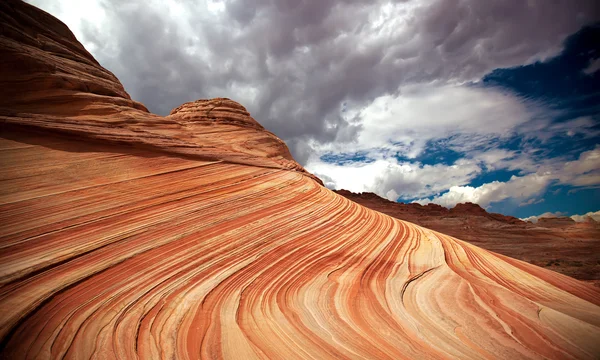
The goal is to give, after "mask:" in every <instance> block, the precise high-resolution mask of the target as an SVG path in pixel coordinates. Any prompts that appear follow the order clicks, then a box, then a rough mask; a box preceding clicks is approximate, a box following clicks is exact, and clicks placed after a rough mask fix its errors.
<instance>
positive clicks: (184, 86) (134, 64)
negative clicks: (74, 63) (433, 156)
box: [28, 0, 600, 206]
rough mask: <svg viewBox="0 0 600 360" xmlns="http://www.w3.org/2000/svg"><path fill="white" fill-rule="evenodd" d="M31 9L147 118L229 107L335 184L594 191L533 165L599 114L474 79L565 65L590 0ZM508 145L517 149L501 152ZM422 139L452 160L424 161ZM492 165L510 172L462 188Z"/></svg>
mask: <svg viewBox="0 0 600 360" xmlns="http://www.w3.org/2000/svg"><path fill="white" fill-rule="evenodd" d="M28 2H30V3H32V4H34V5H37V6H39V7H41V8H42V9H45V10H47V11H49V12H50V13H52V14H53V15H55V16H57V17H58V18H60V19H62V20H63V21H65V22H66V23H67V25H68V26H69V27H70V28H71V29H72V30H73V31H74V33H75V35H76V36H77V37H78V39H80V41H81V42H82V43H83V44H84V46H86V48H88V50H90V52H91V53H92V54H93V55H94V56H95V57H96V59H98V61H99V62H100V63H101V64H102V65H103V66H105V67H106V68H108V69H109V70H111V71H113V72H114V73H115V75H117V77H118V78H119V79H120V80H121V81H122V83H123V84H124V86H125V88H126V89H127V91H128V92H129V93H130V94H131V96H132V97H133V98H135V99H136V100H139V101H141V102H143V103H144V104H146V105H147V106H148V108H149V109H150V110H151V111H153V112H155V113H158V114H167V113H169V112H170V110H171V109H172V108H174V107H176V106H178V105H179V104H181V103H184V102H187V101H191V100H195V99H199V98H211V97H219V96H226V97H230V98H232V99H234V100H237V101H239V102H240V103H242V104H243V105H244V106H246V107H247V108H248V110H249V111H250V112H251V114H252V115H253V116H254V117H255V118H256V119H257V120H258V121H259V122H260V123H261V124H263V125H264V126H265V127H266V128H267V129H268V130H270V131H272V132H274V133H275V134H277V135H278V136H279V137H281V138H282V139H283V140H284V141H286V143H287V144H288V146H289V147H290V150H291V151H292V154H293V155H294V157H295V158H296V160H297V161H299V162H300V163H301V164H302V165H305V166H306V167H307V169H309V170H310V171H312V172H314V173H316V174H317V175H318V176H320V177H321V178H322V179H323V180H324V182H325V183H326V184H327V186H329V187H331V188H347V189H350V190H353V191H374V192H376V193H378V194H380V195H382V196H386V197H388V198H390V199H394V200H395V199H397V198H402V199H408V198H410V199H415V198H420V199H421V200H422V201H428V200H431V201H434V202H438V203H443V204H447V205H448V206H450V205H452V204H454V203H455V202H456V201H458V200H460V199H463V200H461V201H467V200H468V199H470V201H474V202H479V203H480V204H481V205H484V206H486V204H487V205H489V204H492V203H494V202H496V201H499V200H501V199H506V198H510V197H515V199H517V200H519V201H520V202H521V203H526V202H528V201H530V202H532V201H533V200H532V199H533V198H532V197H535V196H537V195H539V194H541V193H542V192H543V191H544V190H545V189H547V188H548V186H549V184H553V183H564V184H573V185H574V186H593V184H594V183H596V184H598V183H600V181H599V180H598V174H597V173H595V172H593V171H591V172H585V171H583V170H582V169H580V168H578V166H582V165H581V164H580V163H577V162H575V163H572V164H570V165H569V164H567V167H568V168H569V169H568V170H565V171H563V172H560V174H558V173H557V170H556V169H555V168H556V167H557V166H559V165H558V164H560V163H561V161H562V163H564V162H566V161H569V160H572V159H569V158H567V157H560V156H559V157H555V159H554V160H553V161H550V162H546V163H544V170H543V171H542V170H541V169H540V168H538V165H539V164H540V161H541V160H543V159H546V158H547V155H548V154H546V153H544V152H543V151H542V150H540V148H539V146H538V145H539V143H540V142H548V141H551V139H553V138H554V137H556V136H558V134H561V136H564V137H572V138H576V137H577V136H583V137H585V136H588V137H590V136H598V129H597V126H596V123H597V119H594V118H591V117H586V116H581V117H578V118H577V119H572V120H571V121H565V122H562V123H561V124H553V123H552V121H551V119H552V118H553V116H554V115H556V114H555V113H554V112H555V111H556V110H555V109H552V108H549V107H548V106H546V105H547V104H541V103H539V102H537V101H535V100H534V99H529V98H525V97H522V96H516V95H515V94H514V93H511V92H508V91H504V90H502V91H501V90H499V88H493V87H490V86H484V84H482V83H481V81H480V80H481V79H482V77H483V76H484V75H486V74H488V73H490V71H492V70H494V69H498V68H509V67H512V66H520V65H525V64H531V63H534V62H536V61H543V60H547V59H550V58H551V57H553V56H556V55H557V54H559V53H560V51H561V49H562V47H563V41H564V40H565V38H566V37H567V36H568V35H570V34H572V33H574V32H575V31H577V30H578V29H580V28H581V27H582V26H583V25H586V24H590V23H592V22H594V21H597V20H598V19H600V16H599V11H598V3H597V1H596V0H557V1H553V2H552V4H551V5H549V4H548V3H547V2H546V1H539V0H533V1H522V0H489V1H480V0H404V1H384V0H375V1H367V0H309V1H289V0H285V1H268V0H243V1H242V0H198V1H190V0H181V1H170V2H164V1H159V0H144V1H142V0H132V1H127V2H122V1H118V0H90V1H85V2H82V1H79V0H70V1H67V0H65V1H60V2H57V1H54V0H28ZM595 64H596V63H595V62H591V63H590V64H589V66H587V67H586V68H585V69H584V68H582V69H581V70H580V73H581V74H583V75H582V76H588V77H589V76H596V75H597V72H596V71H595V69H596V68H595V66H596V65H595ZM515 136H520V137H522V140H521V143H520V144H519V147H518V149H507V148H502V147H500V146H499V144H501V143H502V142H506V141H512V140H511V139H513V138H514V137H515ZM432 144H436V146H438V147H443V148H444V149H446V150H448V151H452V152H456V153H459V154H460V156H459V157H457V158H454V159H444V160H443V161H440V162H439V163H428V162H425V161H422V160H420V158H419V157H420V156H422V155H423V153H424V152H425V151H427V150H428V149H429V148H430V147H431V146H432ZM540 151H541V152H540ZM356 154H358V155H359V157H360V158H361V159H362V160H360V161H357V159H356V157H353V156H354V155H356ZM328 156H329V157H334V158H338V159H339V158H344V159H346V160H345V161H342V162H340V161H338V162H332V161H326V160H324V159H326V158H327V157H328ZM552 156H555V155H552ZM546 160H547V159H546ZM592 160H593V159H592ZM495 170H506V171H515V172H517V173H516V174H514V176H513V177H512V178H510V179H509V180H507V181H491V182H488V183H485V184H483V185H480V186H473V185H471V181H473V179H475V178H476V177H477V176H480V175H481V174H483V173H486V172H489V171H495ZM540 171H542V172H540ZM544 171H546V172H548V171H549V172H550V173H551V174H550V175H549V174H546V173H545V172H544Z"/></svg>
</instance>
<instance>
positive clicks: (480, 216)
mask: <svg viewBox="0 0 600 360" xmlns="http://www.w3.org/2000/svg"><path fill="white" fill-rule="evenodd" d="M336 193H337V194H339V195H342V196H344V197H346V198H348V199H350V200H352V201H354V202H356V203H358V204H360V205H363V206H366V207H367V208H369V209H372V210H376V211H379V212H382V213H384V214H386V215H390V216H392V217H395V218H397V219H400V220H405V221H410V222H412V223H414V224H417V225H421V226H423V227H426V228H428V229H433V230H436V231H439V232H441V233H444V234H446V235H451V236H453V237H457V238H459V239H461V240H465V241H468V242H469V243H471V244H473V245H477V246H479V247H482V248H484V249H487V250H491V251H493V252H497V253H500V254H503V255H507V256H510V257H512V258H515V259H519V260H523V261H526V262H529V263H531V264H534V265H537V266H542V267H545V268H547V269H550V270H553V271H556V272H559V273H561V274H564V275H567V276H571V277H574V278H576V279H579V280H583V281H586V282H589V283H592V284H595V285H596V286H598V287H600V224H598V223H597V222H596V221H594V219H592V218H589V219H587V220H586V221H584V222H579V223H576V222H575V221H573V219H571V218H541V219H540V220H539V221H538V222H537V224H533V223H531V222H526V221H522V220H520V219H517V218H515V217H512V216H505V215H502V214H496V213H488V212H487V211H485V210H484V209H483V208H481V207H480V206H479V205H476V204H472V203H465V204H457V205H456V206H455V207H454V208H452V209H447V208H445V207H443V206H440V205H436V204H428V205H425V206H422V205H420V204H417V203H411V204H403V203H398V202H394V201H389V200H387V199H384V198H382V197H380V196H377V195H376V194H373V193H368V192H366V193H358V194H357V193H353V192H350V191H348V190H336Z"/></svg>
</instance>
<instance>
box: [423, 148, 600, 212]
mask: <svg viewBox="0 0 600 360" xmlns="http://www.w3.org/2000/svg"><path fill="white" fill-rule="evenodd" d="M561 160H562V159H560V158H554V159H547V160H546V161H544V163H543V164H541V165H540V166H539V170H538V171H537V172H535V173H530V174H527V175H524V176H512V177H511V178H510V180H508V181H506V182H500V181H493V182H490V183H487V184H483V185H481V186H479V187H472V186H452V187H450V189H449V191H448V192H447V193H444V194H442V195H439V196H435V197H433V198H424V199H419V200H417V201H416V202H418V203H421V204H426V203H429V202H432V203H435V204H439V205H442V206H446V207H452V206H454V205H456V204H457V203H461V202H467V201H469V202H473V203H477V204H479V205H481V206H483V207H487V206H488V205H490V204H492V203H494V202H499V201H502V200H506V199H513V200H517V201H521V202H528V201H531V199H532V198H533V197H536V196H538V195H540V194H542V193H543V192H544V191H545V190H546V189H547V188H548V186H549V185H550V184H554V183H555V184H562V185H572V186H577V187H587V186H598V185H599V184H600V146H598V147H596V148H595V149H594V150H590V151H586V152H583V153H581V154H580V156H579V159H577V160H574V161H568V162H564V161H561Z"/></svg>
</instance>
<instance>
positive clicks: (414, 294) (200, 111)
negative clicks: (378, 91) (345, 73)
mask: <svg viewBox="0 0 600 360" xmlns="http://www.w3.org/2000/svg"><path fill="white" fill-rule="evenodd" d="M0 10H1V11H0V16H1V19H2V20H1V22H0V24H1V26H2V33H1V34H0V53H1V55H2V56H0V61H1V62H2V66H1V67H0V69H1V74H0V75H1V77H0V88H1V89H3V90H2V91H3V94H2V100H1V101H2V103H1V106H0V114H1V116H0V118H1V119H2V133H1V135H2V136H1V140H0V162H1V164H2V166H1V167H0V181H1V183H2V187H0V247H1V249H2V251H0V351H1V354H2V356H3V357H5V358H10V359H19V358H77V359H81V358H85V359H87V358H91V357H94V358H102V359H110V358H116V359H133V358H142V359H158V358H170V359H171V358H177V359H187V358H192V359H193V358H206V359H216V358H229V359H252V358H271V359H281V358H287V359H292V358H294V359H295V358H305V359H308V358H312V359H327V358H376V359H427V358H434V359H442V358H461V359H469V358H471V359H481V358H570V357H575V358H590V359H591V358H595V357H597V356H598V354H600V344H599V343H598V342H597V339H598V338H599V337H600V292H599V291H598V290H597V289H595V288H593V287H592V286H589V285H587V284H584V283H582V282H579V281H577V280H574V279H572V278H569V277H567V276H563V275H560V274H557V273H554V272H551V271H547V270H544V269H541V268H539V267H536V266H533V265H530V264H527V263H524V262H521V261H518V260H514V259H511V258H508V257H505V256H502V255H498V254H494V253H491V252H489V251H486V250H483V249H480V248H478V247H475V246H473V245H470V244H468V243H465V242H463V241H460V240H458V239H455V238H452V237H450V236H447V235H443V234H441V233H438V232H435V231H431V230H427V229H425V228H422V227H419V226H416V225H414V224H412V223H409V222H405V221H401V220H397V219H394V218H392V217H389V216H386V215H383V214H381V213H379V212H376V211H372V210H369V209H367V208H365V207H363V206H360V205H358V204H356V203H354V202H352V201H349V200H347V199H345V198H344V197H342V196H339V195H337V194H335V193H334V192H332V191H329V190H327V189H326V188H324V187H323V186H321V184H320V183H319V182H318V181H317V180H316V179H315V178H314V177H313V176H312V175H310V174H308V173H307V172H306V171H304V169H302V168H301V167H300V166H299V165H298V164H297V163H295V161H294V160H293V159H292V158H291V157H290V156H289V152H288V151H287V148H286V147H285V144H283V142H281V141H280V140H279V139H277V138H276V137H275V136H274V135H273V134H271V133H269V132H267V131H265V130H264V129H263V128H262V127H261V126H260V125H259V124H258V123H257V122H256V121H254V120H253V119H252V118H250V116H249V115H248V114H247V112H246V111H245V110H244V109H243V107H241V105H239V104H237V103H234V102H232V101H230V100H226V99H216V100H208V101H198V102H194V103H188V104H184V105H183V106H182V107H179V108H177V109H176V110H174V111H173V113H172V114H171V115H169V116H167V117H160V116H156V115H153V114H150V113H148V112H147V111H146V110H145V108H144V107H143V106H142V105H141V104H139V103H136V102H134V101H132V100H131V99H130V98H129V96H128V95H127V94H126V93H125V91H124V90H123V88H122V86H121V85H120V83H119V82H118V80H117V79H116V78H115V77H114V76H113V75H112V74H110V72H108V71H106V70H104V69H102V68H101V67H100V66H99V65H98V64H97V63H96V62H95V61H94V60H93V59H92V57H91V56H89V54H88V53H87V52H86V51H85V50H84V49H83V47H82V46H81V45H80V44H79V43H78V42H77V41H76V40H75V38H74V37H73V35H72V34H71V33H70V32H69V31H68V29H67V28H66V26H65V25H63V24H62V23H60V22H59V21H58V20H56V19H54V18H52V17H51V16H50V15H48V14H46V13H44V12H42V11H40V10H37V9H35V8H33V7H31V6H29V5H26V4H25V3H22V2H18V1H12V0H11V1H5V2H2V3H0Z"/></svg>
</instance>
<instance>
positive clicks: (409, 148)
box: [321, 84, 542, 158]
mask: <svg viewBox="0 0 600 360" xmlns="http://www.w3.org/2000/svg"><path fill="white" fill-rule="evenodd" d="M541 112H542V110H541V109H540V108H539V107H537V106H536V105H535V104H532V103H527V102H525V101H523V100H522V99H520V98H518V97H516V96H514V95H511V94H509V93H506V92H502V91H500V90H497V89H494V88H483V87H479V86H468V85H462V86H459V85H444V86H439V85H437V86H436V85H433V84H428V85H410V86H403V87H401V88H400V89H399V94H398V95H385V96H382V97H379V98H377V99H375V100H374V101H373V102H372V103H371V104H369V105H368V106H366V107H364V108H362V109H357V108H356V107H353V104H349V105H348V109H347V111H346V116H347V117H348V118H350V119H357V120H358V122H359V123H360V124H361V126H362V130H361V131H360V132H359V133H358V136H357V138H356V140H355V141H354V142H353V143H351V144H331V145H329V146H323V147H322V148H321V150H324V149H327V150H333V151H335V150H337V151H344V150H345V149H347V148H348V146H350V147H351V148H352V151H370V150H372V149H378V151H380V150H381V149H385V150H387V151H389V152H399V153H400V154H401V155H403V156H407V157H409V158H413V157H415V156H418V155H419V154H420V153H421V152H422V151H423V150H425V146H426V144H427V143H428V141H430V140H434V139H442V138H449V137H452V138H453V139H452V141H451V142H449V143H448V146H449V147H451V148H453V149H454V150H456V151H465V150H469V149H470V148H473V147H476V146H478V145H480V144H485V143H487V142H488V140H489V139H490V138H497V137H503V136H507V135H510V134H511V132H512V131H514V129H515V128H516V127H517V126H518V125H520V124H523V123H525V122H527V121H529V120H530V119H532V118H533V117H535V116H537V115H538V114H540V113H541Z"/></svg>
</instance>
